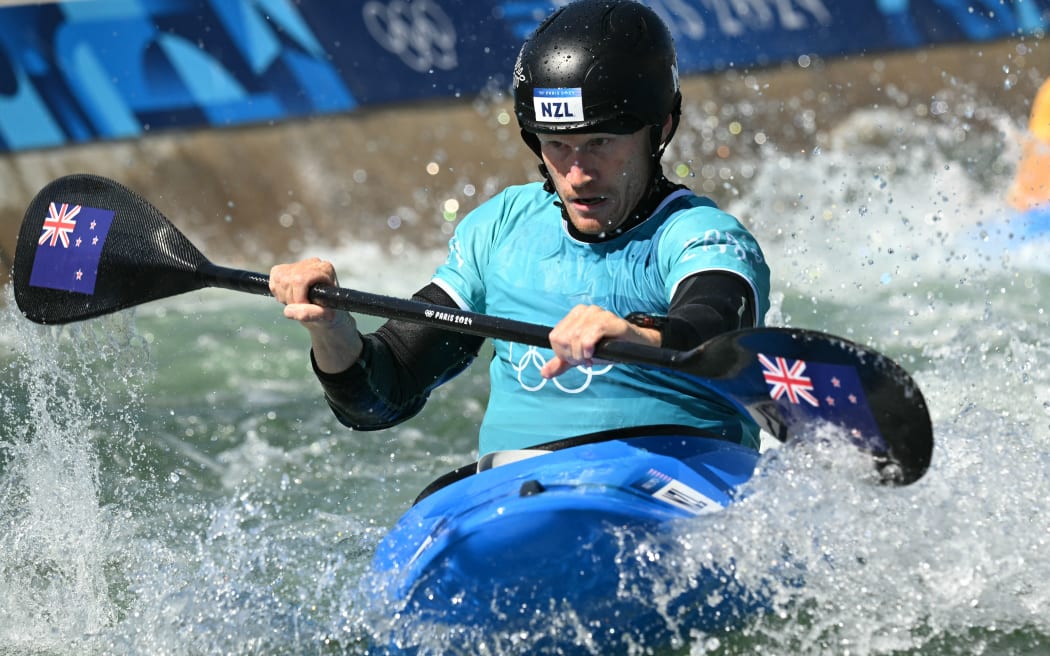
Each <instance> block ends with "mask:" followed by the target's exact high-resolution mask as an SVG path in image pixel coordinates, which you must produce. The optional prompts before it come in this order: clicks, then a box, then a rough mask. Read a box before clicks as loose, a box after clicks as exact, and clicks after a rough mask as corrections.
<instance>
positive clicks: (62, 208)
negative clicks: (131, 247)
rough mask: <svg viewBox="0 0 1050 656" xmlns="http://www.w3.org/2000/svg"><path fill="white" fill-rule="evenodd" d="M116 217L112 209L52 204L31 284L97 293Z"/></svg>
mask: <svg viewBox="0 0 1050 656" xmlns="http://www.w3.org/2000/svg"><path fill="white" fill-rule="evenodd" d="M113 214H114V213H113V211H112V210H100V209H98V208H95V207H84V206H82V205H71V204H69V203H54V202H53V203H51V204H50V206H49V207H48V214H47V217H46V218H45V219H44V225H43V226H42V232H41V234H40V238H39V239H38V240H37V247H36V256H35V257H34V259H33V270H32V272H30V274H29V284H30V285H32V286H34V287H47V288H49V289H61V290H63V291H67V292H79V293H81V294H94V293H95V279H96V278H97V277H98V261H99V258H100V257H101V256H102V246H103V245H104V244H105V243H106V235H108V234H109V226H110V225H111V224H112V223H113Z"/></svg>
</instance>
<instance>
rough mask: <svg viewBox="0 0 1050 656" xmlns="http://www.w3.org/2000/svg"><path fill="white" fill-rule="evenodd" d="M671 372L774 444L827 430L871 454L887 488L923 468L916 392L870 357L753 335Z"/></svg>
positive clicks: (924, 421) (695, 355) (805, 340)
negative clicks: (747, 419)
mask: <svg viewBox="0 0 1050 656" xmlns="http://www.w3.org/2000/svg"><path fill="white" fill-rule="evenodd" d="M677 366H678V367H679V368H680V369H681V370H683V371H687V372H689V373H690V374H693V375H695V376H698V377H700V379H698V380H699V382H701V383H704V384H707V385H709V386H710V387H712V388H713V389H715V390H716V391H718V392H720V393H721V394H722V395H723V396H724V397H726V398H728V399H732V400H733V401H734V402H736V403H737V404H739V407H740V409H741V410H744V411H746V412H747V413H748V414H750V415H751V417H752V418H754V420H755V421H756V422H758V424H759V425H760V426H761V427H762V428H763V429H764V430H766V431H767V432H769V433H770V434H772V435H773V436H774V437H776V438H777V439H779V440H781V441H787V440H790V439H792V438H795V437H798V436H800V435H801V434H803V433H805V432H806V431H809V430H812V427H813V426H814V425H815V424H818V423H822V422H826V423H830V424H833V425H835V426H838V427H840V428H842V429H845V430H846V431H847V432H848V433H849V434H850V436H851V440H852V441H853V442H855V443H856V444H857V446H859V447H860V448H861V449H862V450H864V451H867V452H868V453H871V454H872V455H873V456H874V458H875V462H876V465H877V467H878V468H879V470H880V472H881V474H882V478H883V479H884V480H885V481H887V482H891V483H895V484H899V485H907V484H909V483H913V482H915V481H917V480H918V479H919V478H921V477H922V475H923V474H924V473H925V472H926V470H927V468H929V466H930V459H931V457H932V454H933V427H932V425H931V423H930V415H929V410H928V409H927V407H926V401H925V399H924V398H923V396H922V392H921V391H920V390H919V386H918V385H917V384H916V383H915V381H914V380H912V377H911V376H910V375H909V374H908V372H906V371H905V370H904V369H903V368H901V367H900V365H898V364H897V363H896V362H894V361H893V360H891V359H889V358H887V357H886V356H884V355H881V354H880V353H877V352H875V351H873V350H871V349H868V348H865V347H863V346H860V345H858V344H854V343H853V342H850V341H847V340H844V339H842V338H840V337H834V336H832V335H827V334H825V333H820V332H815V331H810V330H797V329H790V328H756V329H753V330H741V331H737V332H732V333H726V334H724V335H720V336H718V337H715V338H714V339H712V340H710V341H708V342H706V343H704V344H703V345H702V346H700V347H699V348H697V349H696V350H695V351H693V352H689V353H688V354H684V357H683V362H681V363H679V364H678V365H677Z"/></svg>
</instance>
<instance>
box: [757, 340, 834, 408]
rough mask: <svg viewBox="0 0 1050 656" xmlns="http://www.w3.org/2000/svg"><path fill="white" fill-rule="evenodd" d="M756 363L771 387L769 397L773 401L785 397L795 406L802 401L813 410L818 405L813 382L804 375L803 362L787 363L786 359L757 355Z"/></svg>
mask: <svg viewBox="0 0 1050 656" xmlns="http://www.w3.org/2000/svg"><path fill="white" fill-rule="evenodd" d="M758 361H759V362H761V363H762V367H763V371H762V376H763V377H765V379H766V382H767V383H769V384H770V385H772V387H771V388H770V390H769V396H770V397H772V398H773V400H777V399H780V398H781V397H786V398H787V400H788V401H790V402H791V403H793V404H796V405H797V404H799V403H801V402H802V401H805V402H806V403H808V404H810V405H811V406H813V407H814V408H816V407H818V406H819V405H820V401H818V400H817V397H816V396H814V395H813V381H812V380H810V378H809V376H806V375H805V371H806V363H805V362H804V361H803V360H795V361H794V362H789V361H788V360H787V358H782V357H776V358H772V359H770V358H769V357H767V356H765V355H763V354H762V353H759V354H758Z"/></svg>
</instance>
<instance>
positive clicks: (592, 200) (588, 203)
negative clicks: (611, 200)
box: [572, 196, 605, 207]
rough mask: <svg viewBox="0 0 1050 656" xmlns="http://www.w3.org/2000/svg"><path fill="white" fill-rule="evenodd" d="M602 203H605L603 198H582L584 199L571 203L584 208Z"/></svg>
mask: <svg viewBox="0 0 1050 656" xmlns="http://www.w3.org/2000/svg"><path fill="white" fill-rule="evenodd" d="M604 201H605V196H584V197H580V198H576V199H575V200H573V201H572V202H573V203H575V204H577V205H586V206H588V207H590V206H591V205H598V204H599V203H602V202H604Z"/></svg>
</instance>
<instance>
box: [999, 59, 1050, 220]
mask: <svg viewBox="0 0 1050 656" xmlns="http://www.w3.org/2000/svg"><path fill="white" fill-rule="evenodd" d="M1007 201H1008V202H1009V203H1010V205H1011V206H1012V207H1013V208H1014V209H1016V210H1018V211H1020V212H1025V211H1028V210H1030V209H1032V208H1035V207H1038V206H1040V205H1045V204H1048V203H1050V79H1048V80H1047V81H1046V82H1043V86H1042V87H1041V88H1040V89H1039V92H1038V93H1036V96H1035V102H1034V103H1032V118H1031V120H1030V121H1029V123H1028V133H1027V134H1026V135H1025V140H1024V143H1023V144H1022V151H1021V161H1020V163H1019V164H1018V165H1017V174H1016V175H1015V176H1014V182H1013V185H1012V186H1011V187H1010V191H1009V193H1008V194H1007Z"/></svg>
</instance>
